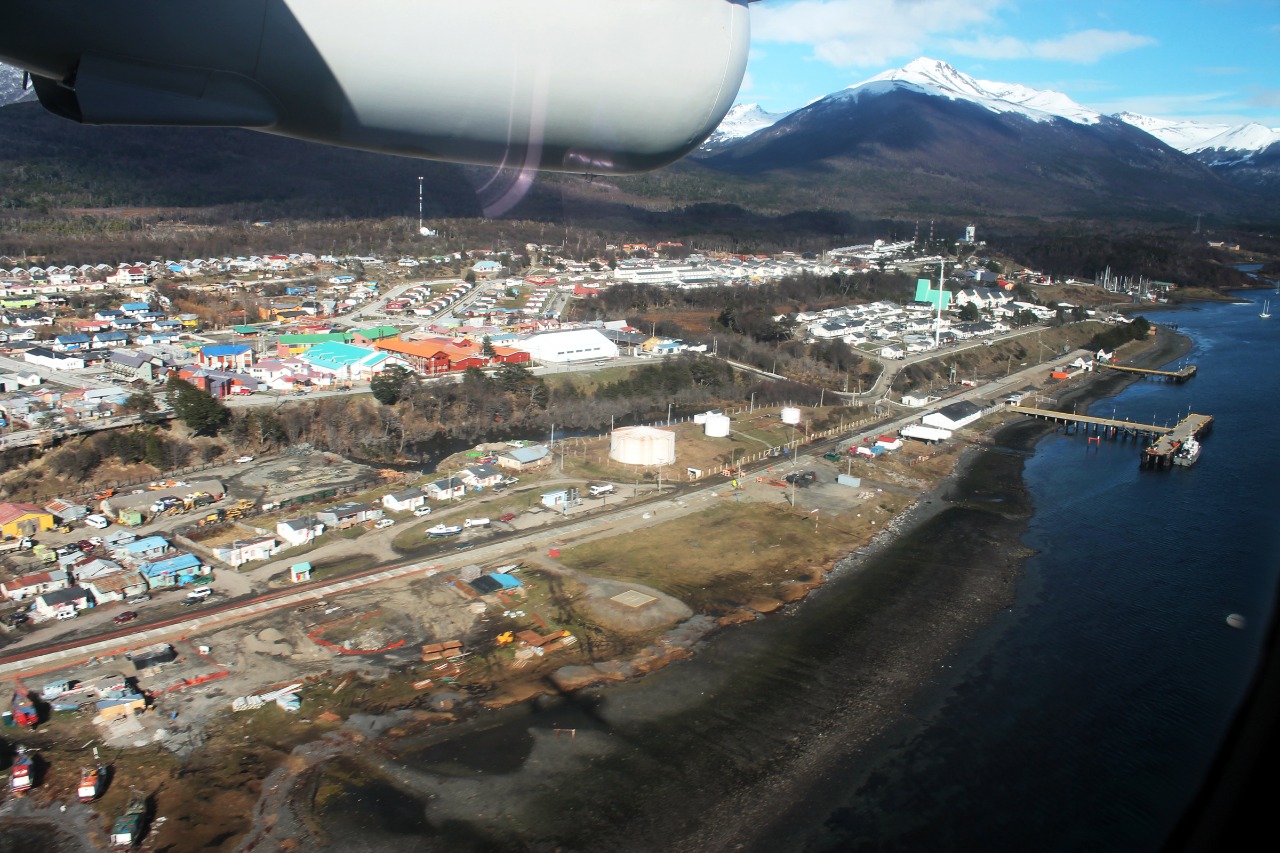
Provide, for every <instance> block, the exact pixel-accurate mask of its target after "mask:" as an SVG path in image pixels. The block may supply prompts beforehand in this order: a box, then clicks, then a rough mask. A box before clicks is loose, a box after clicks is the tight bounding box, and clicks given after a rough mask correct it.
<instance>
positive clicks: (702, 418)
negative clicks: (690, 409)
mask: <svg viewBox="0 0 1280 853" xmlns="http://www.w3.org/2000/svg"><path fill="white" fill-rule="evenodd" d="M709 414H711V413H710V412H699V413H698V414H696V415H694V416H693V422H694V423H695V424H705V423H706V422H707V415H709Z"/></svg>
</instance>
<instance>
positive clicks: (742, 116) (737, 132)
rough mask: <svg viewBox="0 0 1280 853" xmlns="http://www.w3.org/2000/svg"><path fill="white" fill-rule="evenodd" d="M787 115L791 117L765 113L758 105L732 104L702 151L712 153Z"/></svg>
mask: <svg viewBox="0 0 1280 853" xmlns="http://www.w3.org/2000/svg"><path fill="white" fill-rule="evenodd" d="M789 115H791V113H790V112H785V113H770V112H765V111H764V110H762V109H761V108H760V105H759V104H734V105H733V106H732V107H731V108H730V109H729V112H728V114H727V115H725V117H724V121H722V122H720V126H719V127H717V128H716V129H715V132H714V133H712V134H711V136H710V137H709V138H708V139H707V141H706V142H704V143H702V150H703V151H714V150H715V149H717V148H719V147H722V146H723V145H725V144H727V143H729V142H732V141H733V140H735V139H741V138H742V137H744V136H750V135H751V134H753V133H755V132H756V131H757V130H764V129H765V128H766V127H772V126H773V125H774V124H776V123H777V122H779V121H780V120H782V119H784V118H786V117H787V116H789Z"/></svg>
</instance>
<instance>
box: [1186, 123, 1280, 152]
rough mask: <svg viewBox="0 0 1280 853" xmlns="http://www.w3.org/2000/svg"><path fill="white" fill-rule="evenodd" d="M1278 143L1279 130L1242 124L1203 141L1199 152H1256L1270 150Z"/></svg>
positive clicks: (1258, 125) (1279, 138) (1279, 139)
mask: <svg viewBox="0 0 1280 853" xmlns="http://www.w3.org/2000/svg"><path fill="white" fill-rule="evenodd" d="M1277 142H1280V128H1273V127H1265V126H1263V125H1261V124H1256V123H1250V124H1242V125H1240V126H1239V127H1230V128H1227V129H1226V130H1224V131H1222V132H1221V133H1219V134H1217V135H1216V136H1213V137H1211V138H1209V139H1207V140H1205V142H1204V144H1203V145H1202V146H1201V147H1200V150H1201V151H1205V150H1212V151H1241V152H1245V151H1247V152H1250V153H1254V152H1258V151H1262V150H1264V149H1266V148H1270V147H1271V146H1272V145H1274V144H1275V143H1277Z"/></svg>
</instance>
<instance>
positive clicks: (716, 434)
mask: <svg viewBox="0 0 1280 853" xmlns="http://www.w3.org/2000/svg"><path fill="white" fill-rule="evenodd" d="M702 429H703V432H705V433H706V434H707V435H708V436H710V437H711V438H725V437H726V436H728V435H729V416H728V415H718V414H708V415H707V423H706V426H704V427H703V428H702Z"/></svg>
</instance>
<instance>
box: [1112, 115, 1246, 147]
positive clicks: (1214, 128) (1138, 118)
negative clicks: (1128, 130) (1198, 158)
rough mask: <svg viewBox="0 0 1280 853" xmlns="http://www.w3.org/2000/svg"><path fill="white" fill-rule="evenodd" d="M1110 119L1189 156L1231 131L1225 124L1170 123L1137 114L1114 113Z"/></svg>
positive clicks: (1162, 119)
mask: <svg viewBox="0 0 1280 853" xmlns="http://www.w3.org/2000/svg"><path fill="white" fill-rule="evenodd" d="M1112 118H1115V119H1118V120H1120V121H1122V122H1124V123H1125V124H1130V125H1133V126H1134V127H1136V128H1138V129H1139V130H1145V131H1146V132H1147V133H1149V134H1151V135H1152V136H1154V137H1155V138H1156V139H1159V140H1160V141H1161V142H1163V143H1164V144H1165V145H1168V146H1169V147H1170V148H1176V149H1177V150H1179V151H1181V152H1182V153H1183V154H1191V153H1194V152H1196V151H1200V150H1202V149H1204V148H1205V147H1207V146H1206V143H1207V142H1208V141H1209V140H1210V139H1213V138H1214V137H1215V136H1218V135H1219V134H1222V133H1224V132H1226V131H1229V130H1231V126H1230V125H1226V124H1201V123H1199V122H1194V121H1170V120H1169V119H1164V118H1153V117H1152V116H1144V115H1140V114H1139V113H1128V112H1125V113H1116V114H1115V115H1114V116H1112Z"/></svg>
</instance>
